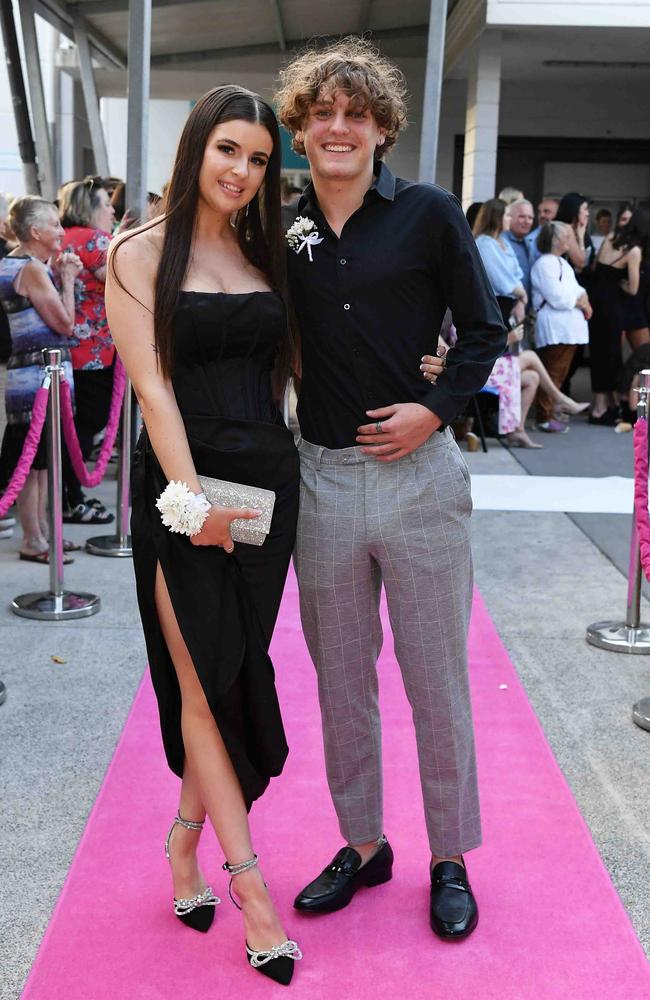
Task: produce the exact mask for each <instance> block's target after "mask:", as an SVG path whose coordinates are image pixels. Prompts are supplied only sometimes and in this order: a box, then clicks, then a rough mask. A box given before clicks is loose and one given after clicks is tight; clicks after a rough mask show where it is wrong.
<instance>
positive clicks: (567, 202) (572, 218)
mask: <svg viewBox="0 0 650 1000" xmlns="http://www.w3.org/2000/svg"><path fill="white" fill-rule="evenodd" d="M585 202H587V203H589V198H586V197H585V196H584V194H579V192H578V191H569V193H568V194H565V195H564V197H563V198H561V200H560V204H559V205H558V207H557V212H556V213H555V221H556V222H568V224H569V225H570V226H574V225H575V224H576V222H577V221H578V215H579V214H580V206H581V205H583V204H584V203H585Z"/></svg>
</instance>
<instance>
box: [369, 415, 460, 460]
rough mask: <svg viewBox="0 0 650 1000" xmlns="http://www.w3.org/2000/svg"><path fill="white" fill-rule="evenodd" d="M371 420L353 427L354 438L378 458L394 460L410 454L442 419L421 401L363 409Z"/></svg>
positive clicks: (435, 429) (428, 436) (426, 438)
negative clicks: (355, 436) (355, 427)
mask: <svg viewBox="0 0 650 1000" xmlns="http://www.w3.org/2000/svg"><path fill="white" fill-rule="evenodd" d="M366 413H367V415H368V416H369V417H370V418H371V419H372V421H373V422H372V423H371V424H363V425H362V426H361V427H358V428H357V431H358V436H357V442H358V444H360V445H363V446H364V447H363V448H362V451H363V452H364V454H366V455H373V456H374V457H375V458H376V459H377V461H378V462H395V461H397V459H398V458H404V456H405V455H410V454H411V452H412V451H415V449H416V448H419V447H420V445H421V444H424V442H425V441H427V440H428V439H429V438H430V437H431V435H432V434H433V432H434V431H437V430H438V428H439V427H440V425H441V424H442V420H441V419H440V417H437V416H436V415H435V413H432V412H431V410H428V409H427V408H426V406H422V404H421V403H393V404H392V406H382V407H381V409H379V410H366Z"/></svg>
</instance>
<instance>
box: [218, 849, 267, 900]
mask: <svg viewBox="0 0 650 1000" xmlns="http://www.w3.org/2000/svg"><path fill="white" fill-rule="evenodd" d="M258 861H259V858H258V856H257V854H254V855H253V857H252V858H250V859H249V860H248V861H240V862H239V864H236V865H230V864H228V862H227V861H224V863H223V865H222V866H221V867H222V868H223V870H224V871H225V872H228V874H229V875H230V882H229V884H228V895H229V896H230V899H231V900H232V902H233V903H234V904H235V906H236V907H237V909H238V910H241V906H240V905H239V903H238V902H237V900H236V899H235V897H234V896H233V894H232V880H233V879H234V877H235V876H236V875H243V874H244V872H249V871H250V870H251V869H252V868H257V862H258ZM264 884H265V885H266V882H265V883H264Z"/></svg>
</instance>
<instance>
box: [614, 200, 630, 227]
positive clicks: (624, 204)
mask: <svg viewBox="0 0 650 1000" xmlns="http://www.w3.org/2000/svg"><path fill="white" fill-rule="evenodd" d="M633 211H634V205H633V204H632V202H631V201H624V202H622V203H621V204H620V205H619V207H618V212H617V213H616V222H615V223H614V228H615V229H618V227H619V226H620V224H621V216H622V215H623V214H624V213H625V212H633Z"/></svg>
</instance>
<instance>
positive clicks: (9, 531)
mask: <svg viewBox="0 0 650 1000" xmlns="http://www.w3.org/2000/svg"><path fill="white" fill-rule="evenodd" d="M13 533H14V529H13V528H0V538H11V537H12V535H13Z"/></svg>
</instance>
